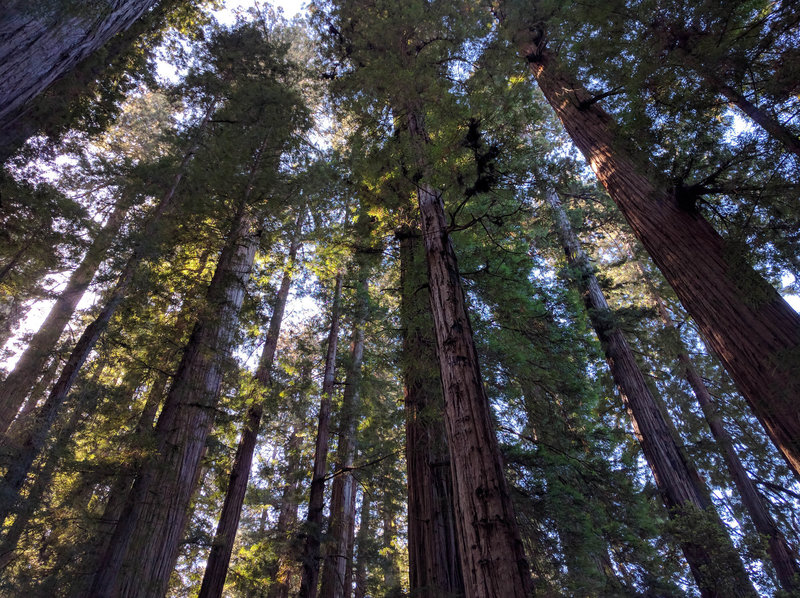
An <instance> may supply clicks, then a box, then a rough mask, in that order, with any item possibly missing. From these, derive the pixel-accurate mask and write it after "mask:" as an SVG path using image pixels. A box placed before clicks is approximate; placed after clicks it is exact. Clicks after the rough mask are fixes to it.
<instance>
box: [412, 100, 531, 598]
mask: <svg viewBox="0 0 800 598" xmlns="http://www.w3.org/2000/svg"><path fill="white" fill-rule="evenodd" d="M404 112H405V114H406V116H407V121H406V126H407V128H408V132H409V134H410V136H411V140H412V144H414V151H415V159H416V160H417V164H416V167H417V168H418V170H419V172H420V174H421V175H422V177H423V179H424V178H425V174H426V173H427V172H428V171H429V169H430V167H429V165H428V164H427V163H426V159H425V157H424V156H425V151H424V150H425V148H424V145H425V144H426V143H427V142H428V137H427V133H426V131H425V126H424V122H423V120H422V110H421V109H420V108H419V107H418V106H414V105H413V103H412V104H409V105H407V106H406V110H405V111H404ZM417 199H418V203H419V210H420V216H421V227H420V228H421V230H422V237H423V239H424V243H425V255H426V261H427V264H428V285H429V288H430V302H431V311H432V312H433V322H434V329H435V333H436V347H437V356H438V359H439V367H440V370H441V377H442V389H443V393H444V401H445V425H446V429H447V443H448V446H449V447H450V470H451V473H452V476H453V491H454V495H455V501H454V502H455V512H456V530H457V532H458V540H457V543H458V546H459V547H460V549H461V553H460V556H461V568H462V572H463V575H464V586H465V588H464V589H465V594H466V596H468V597H469V598H490V597H491V598H522V597H526V598H527V597H528V596H530V594H531V591H532V583H531V577H530V572H529V568H528V562H527V560H526V558H525V552H524V549H523V545H522V540H521V539H520V535H519V529H518V528H517V522H516V519H515V514H514V507H513V505H512V503H511V497H510V495H509V492H508V486H507V484H506V480H505V475H504V472H503V463H502V459H501V456H500V450H499V448H498V446H497V439H496V437H495V434H494V430H493V424H492V414H491V410H490V406H489V399H488V397H487V395H486V390H485V388H484V387H483V380H482V379H481V373H480V365H479V363H478V354H477V352H476V350H475V344H474V341H473V338H472V326H471V325H470V322H469V317H468V316H467V309H466V303H465V299H464V291H463V289H462V288H461V278H460V276H459V273H458V263H457V260H456V255H455V251H454V249H453V246H452V244H451V243H450V237H449V235H448V232H447V223H446V221H445V215H444V206H443V204H442V199H441V197H440V195H439V193H437V192H436V191H435V190H434V189H433V188H431V187H430V186H428V185H426V184H424V183H421V184H419V185H418V188H417Z"/></svg>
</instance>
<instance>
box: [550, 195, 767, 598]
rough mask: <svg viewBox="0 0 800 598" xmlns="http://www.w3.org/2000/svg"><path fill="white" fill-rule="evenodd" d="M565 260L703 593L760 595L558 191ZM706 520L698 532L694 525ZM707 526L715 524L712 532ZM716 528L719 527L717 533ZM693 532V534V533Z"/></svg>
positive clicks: (553, 200) (555, 201) (553, 199)
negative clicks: (651, 384) (614, 311)
mask: <svg viewBox="0 0 800 598" xmlns="http://www.w3.org/2000/svg"><path fill="white" fill-rule="evenodd" d="M547 202H548V204H549V205H550V208H551V209H552V211H553V216H554V220H555V224H556V228H557V230H558V234H559V238H560V240H561V244H562V246H563V248H564V253H565V254H566V256H567V262H568V264H569V265H570V267H571V268H574V269H575V270H576V272H577V273H576V285H577V286H578V288H579V290H580V292H581V295H582V297H583V301H584V303H585V304H586V309H587V312H588V314H589V319H590V320H591V323H592V327H593V328H594V330H595V332H596V333H597V336H598V338H599V339H600V343H601V344H602V346H603V352H604V353H605V356H606V361H607V362H608V365H609V369H610V370H611V375H612V377H613V378H614V383H615V384H616V386H617V388H618V390H619V393H620V396H621V397H622V402H623V403H624V404H625V408H626V409H627V411H628V414H629V415H630V417H631V421H632V422H633V429H634V433H635V435H636V439H637V440H638V441H639V444H640V445H641V447H642V452H643V453H644V456H645V459H647V463H648V465H649V466H650V470H651V471H652V472H653V477H654V478H655V480H656V485H657V486H658V489H659V491H660V492H661V495H662V498H663V500H664V504H665V505H666V507H667V510H668V511H669V515H670V517H671V518H672V519H673V520H675V521H676V522H677V524H678V525H679V526H680V528H681V529H680V531H679V532H678V533H677V534H676V535H677V536H678V537H679V539H680V540H681V547H682V549H683V554H684V556H685V557H686V561H687V562H688V563H689V568H690V569H691V571H692V575H693V576H694V579H695V581H696V582H697V586H698V587H699V588H700V593H701V594H702V595H703V596H704V597H706V598H711V597H714V598H725V597H732V596H743V597H744V596H753V597H754V596H756V592H755V590H754V589H753V586H752V584H751V583H750V580H749V578H748V576H747V572H746V570H745V568H744V566H743V565H742V562H741V560H740V559H739V556H738V554H737V553H736V550H735V548H734V547H733V544H732V543H731V541H730V537H729V536H728V535H727V531H726V530H725V529H724V526H723V524H722V521H721V520H720V519H719V516H718V515H717V513H716V511H715V510H714V505H713V504H712V503H711V500H710V497H709V494H708V490H707V489H706V488H705V487H704V486H703V483H702V482H701V480H700V477H699V475H698V474H697V472H696V471H695V469H694V467H693V466H692V465H691V463H690V462H689V461H688V458H687V456H686V455H685V454H684V452H683V451H682V450H681V448H680V447H679V446H678V443H677V440H676V438H675V436H674V433H673V430H672V429H671V427H670V425H669V423H668V422H667V421H666V420H665V418H664V415H663V413H662V411H661V408H660V405H659V403H658V401H657V400H656V398H655V396H654V395H653V394H652V393H651V392H650V388H649V387H648V386H647V382H646V381H645V379H644V375H643V374H642V371H641V369H639V366H638V364H637V363H636V358H635V357H634V355H633V351H632V350H631V348H630V346H629V345H628V342H627V341H626V340H625V337H624V336H623V334H622V331H621V330H620V329H619V327H617V326H616V324H615V323H614V321H613V315H612V313H611V310H610V308H609V306H608V303H607V302H606V298H605V296H604V295H603V291H602V289H601V288H600V284H599V283H598V282H597V278H596V277H595V275H594V272H593V271H592V268H591V266H590V264H589V261H588V258H587V256H586V254H585V253H584V252H583V250H582V249H581V247H580V244H579V243H578V239H577V237H576V236H575V234H574V232H573V231H572V228H571V226H570V224H569V221H568V219H567V215H566V213H565V212H564V208H563V207H562V206H561V202H560V200H559V198H558V197H557V195H556V194H555V192H552V191H548V192H547ZM703 522H706V523H707V525H704V526H702V528H701V529H700V530H699V531H697V532H694V530H693V529H692V528H691V527H690V526H693V525H696V524H698V523H703ZM709 525H710V526H712V527H711V529H709ZM715 528H718V529H715ZM693 532H694V533H693Z"/></svg>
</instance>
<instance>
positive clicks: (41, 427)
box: [0, 102, 214, 501]
mask: <svg viewBox="0 0 800 598" xmlns="http://www.w3.org/2000/svg"><path fill="white" fill-rule="evenodd" d="M213 104H214V103H213V102H212V104H211V105H210V106H209V108H208V110H207V112H206V114H205V117H204V120H203V122H202V123H201V125H200V131H199V132H198V136H197V139H196V140H195V142H194V144H193V145H192V147H191V149H190V150H189V151H188V152H186V154H184V156H183V160H182V161H181V164H180V167H179V169H178V172H177V174H176V175H175V177H174V178H173V180H172V184H171V186H170V188H169V189H168V190H167V192H166V193H165V194H164V196H163V197H162V198H161V201H159V203H158V204H157V205H156V207H155V208H154V209H153V212H152V213H151V214H150V215H149V217H148V221H147V224H146V225H145V227H144V231H143V235H142V236H143V238H144V239H151V238H152V237H154V236H156V233H157V231H158V229H159V228H160V227H161V226H162V225H163V220H165V219H168V218H169V213H170V212H171V210H172V207H173V199H174V197H175V192H176V191H177V189H178V185H179V184H180V182H181V179H182V178H183V174H184V172H185V171H186V167H187V166H188V164H189V162H190V160H191V159H192V156H193V155H194V152H195V149H196V148H197V145H198V144H199V142H200V132H202V130H203V128H204V127H205V125H206V124H207V123H208V121H209V119H210V118H211V113H212V110H213ZM151 251H152V250H151V249H150V248H149V247H148V246H147V245H145V244H139V245H137V246H136V247H135V248H134V250H133V254H132V255H131V256H130V257H129V258H128V261H127V262H126V264H125V266H124V268H123V269H122V272H121V273H120V275H119V278H118V279H117V282H116V284H115V285H114V288H113V289H112V291H111V293H110V294H109V295H108V297H106V299H105V304H104V305H103V307H102V309H101V310H100V313H99V314H98V315H97V316H96V317H95V319H94V320H93V321H92V322H91V323H90V324H89V325H88V326H87V327H86V329H85V330H84V331H83V333H82V334H81V336H80V338H79V339H78V342H77V343H76V344H75V347H74V348H73V349H72V352H71V353H70V356H69V358H68V359H67V363H66V364H65V365H64V368H63V369H62V370H61V375H60V376H59V378H58V380H57V381H56V383H55V385H54V386H53V388H52V389H51V390H50V394H49V395H48V397H47V399H46V400H45V402H44V404H43V405H42V407H41V408H40V409H39V411H38V412H37V413H36V415H35V417H34V418H33V421H32V422H31V426H30V428H29V429H28V430H27V431H26V433H25V434H24V435H23V437H22V438H20V439H14V440H13V441H12V440H6V442H8V443H11V444H12V446H13V450H14V451H15V452H16V455H15V458H14V459H12V460H11V461H10V464H9V466H8V469H7V471H6V474H5V476H4V478H3V482H2V486H0V492H2V494H3V499H5V500H11V501H13V500H14V497H16V496H17V495H18V494H19V490H20V488H22V485H23V484H24V483H25V479H26V477H27V476H28V472H29V471H30V468H31V465H32V464H33V461H34V459H35V458H36V456H37V455H38V454H39V452H40V451H41V450H42V447H43V446H44V443H45V441H46V440H47V436H48V433H49V432H50V428H51V427H52V425H53V422H54V421H55V418H56V416H57V415H58V412H59V411H60V409H61V405H62V404H63V403H64V401H65V400H66V398H67V395H68V394H69V392H70V390H71V389H72V385H73V384H74V383H75V380H76V379H77V377H78V373H79V372H80V370H81V368H82V367H83V364H84V363H85V362H86V359H87V358H88V357H89V355H90V354H91V352H92V350H93V349H94V346H95V344H96V343H97V341H98V339H99V338H100V335H101V334H102V333H103V331H104V330H105V329H106V326H107V325H108V323H109V321H111V318H112V317H113V315H114V314H115V313H116V311H117V308H118V307H119V305H120V303H122V301H123V299H124V298H125V297H126V296H127V294H128V290H129V288H130V285H131V283H132V282H133V276H134V274H135V273H136V270H137V269H138V268H139V265H140V264H141V262H142V261H143V260H144V259H146V258H147V257H148V255H149V253H150V252H151Z"/></svg>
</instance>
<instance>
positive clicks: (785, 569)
mask: <svg viewBox="0 0 800 598" xmlns="http://www.w3.org/2000/svg"><path fill="white" fill-rule="evenodd" d="M637 265H638V268H639V272H640V273H641V275H642V277H643V278H644V280H645V281H646V283H647V286H648V289H649V291H650V295H651V297H652V298H653V301H654V302H655V304H656V309H657V311H658V314H659V316H660V318H661V321H662V322H663V323H664V326H665V327H666V328H667V329H668V330H670V331H671V332H672V333H673V335H674V337H675V340H676V341H677V343H678V347H679V349H678V353H677V355H676V357H677V358H678V363H679V364H680V367H681V370H682V371H683V375H684V378H685V379H686V381H687V382H688V383H689V386H690V387H691V389H692V392H693V393H694V396H695V398H696V399H697V402H698V404H699V405H700V408H701V409H702V410H703V415H704V416H705V418H706V422H707V423H708V427H709V428H710V430H711V435H712V436H713V437H714V440H716V441H717V445H719V449H720V452H721V453H722V457H723V459H724V460H725V464H726V465H727V466H728V471H729V472H730V474H731V478H732V479H733V482H734V484H736V488H737V489H738V490H739V495H740V496H741V499H742V504H743V505H744V507H745V509H747V512H748V514H749V515H750V519H752V521H753V525H754V526H755V528H756V531H757V532H758V533H759V534H760V535H762V536H763V537H765V538H766V539H767V542H768V544H767V553H768V554H769V557H770V559H771V560H772V564H773V565H774V567H775V572H776V573H777V574H778V579H779V580H780V582H781V586H782V587H783V589H784V590H785V591H786V592H788V593H790V594H791V593H792V592H793V591H794V590H796V589H797V588H798V587H800V578H798V577H797V574H798V573H800V567H798V564H797V555H796V554H795V552H794V551H793V550H792V548H791V547H790V546H789V544H788V542H787V541H786V537H785V536H784V535H783V533H782V532H781V531H780V529H779V528H778V525H777V524H776V523H775V520H774V519H773V518H772V515H771V514H770V512H769V509H768V508H767V505H766V501H765V499H764V497H763V496H762V495H761V493H760V492H759V491H758V489H757V488H756V485H755V483H754V482H753V480H751V479H750V476H749V475H748V474H747V470H746V469H745V467H744V465H743V464H742V462H741V461H740V460H739V455H738V454H737V453H736V448H735V447H734V444H733V440H732V439H731V437H730V436H729V435H728V431H727V430H726V429H725V425H724V424H723V421H722V417H721V416H720V414H719V411H717V406H716V404H715V402H714V399H713V398H712V397H711V393H710V392H709V390H708V388H707V387H706V384H705V382H703V378H702V377H701V376H700V373H699V372H698V371H697V368H695V366H694V362H692V359H691V358H690V357H689V354H688V352H687V351H686V348H685V347H684V345H683V341H682V340H681V338H680V334H679V333H678V331H677V329H676V327H675V324H674V322H673V320H672V316H671V315H670V313H669V310H668V309H667V307H666V305H664V301H663V300H662V299H661V296H660V295H659V294H658V292H657V291H656V288H655V286H654V285H653V284H652V282H651V281H650V279H649V277H648V275H647V272H646V271H645V270H644V267H643V266H642V265H641V264H640V263H637Z"/></svg>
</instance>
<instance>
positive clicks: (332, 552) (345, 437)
mask: <svg viewBox="0 0 800 598" xmlns="http://www.w3.org/2000/svg"><path fill="white" fill-rule="evenodd" d="M359 270H360V272H359V276H360V280H359V283H358V291H357V292H358V297H357V298H356V308H355V309H356V313H355V317H354V319H353V337H352V343H351V345H350V364H349V367H348V369H347V375H346V376H345V382H344V392H343V394H342V408H341V413H340V418H339V441H338V444H337V446H336V456H337V462H336V471H337V475H336V476H335V477H334V478H333V487H332V489H331V509H330V511H331V513H330V524H329V526H328V536H329V544H328V549H327V550H326V558H325V561H324V564H323V568H322V583H321V585H320V590H319V595H320V598H345V597H347V598H349V595H350V588H348V587H347V586H346V585H345V584H346V581H347V569H348V566H349V565H350V559H349V558H348V556H349V554H350V551H351V549H352V542H351V541H350V536H351V534H350V528H351V526H352V524H353V523H352V522H353V521H354V519H355V507H354V504H353V498H354V495H355V492H356V484H355V478H354V477H353V474H352V469H353V465H354V462H355V456H356V447H357V444H358V443H357V440H356V430H357V426H358V421H359V419H360V418H359V404H360V400H359V399H360V385H361V363H362V360H363V357H364V323H365V322H366V318H367V310H368V301H369V288H368V283H367V269H366V267H365V266H364V265H363V264H361V266H360V268H359Z"/></svg>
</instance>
